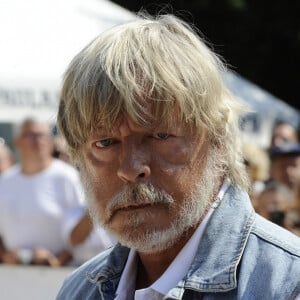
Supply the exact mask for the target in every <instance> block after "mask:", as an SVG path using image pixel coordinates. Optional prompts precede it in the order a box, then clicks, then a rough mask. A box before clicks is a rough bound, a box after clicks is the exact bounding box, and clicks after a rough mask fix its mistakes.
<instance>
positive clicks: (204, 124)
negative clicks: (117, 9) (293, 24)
mask: <svg viewBox="0 0 300 300" xmlns="http://www.w3.org/2000/svg"><path fill="white" fill-rule="evenodd" d="M224 71H225V67H224V64H223V63H222V61H221V60H220V59H219V57H218V56H217V55H216V54H214V53H213V51H211V50H210V49H209V47H208V46H206V44H205V42H204V40H203V39H202V38H200V37H199V36H198V35H197V34H196V33H195V31H194V30H193V29H192V27H191V26H190V25H188V24H187V23H186V22H184V21H182V20H181V19H179V18H177V17H175V16H173V15H161V16H157V17H150V16H147V17H146V16H142V17H141V16H139V18H136V19H135V20H133V21H130V22H128V23H126V24H123V25H118V26H116V27H113V28H111V29H110V30H108V31H106V32H104V33H102V34H101V35H100V36H98V37H97V38H96V39H95V40H93V41H92V42H91V43H90V44H89V45H88V46H87V47H85V48H84V49H83V50H82V51H81V52H80V53H79V54H78V55H77V56H75V58H74V59H73V60H72V62H71V63H70V65H69V67H68V69H67V71H66V73H65V76H64V81H63V87H62V92H61V101H60V105H59V112H58V120H57V123H58V127H59V129H60V131H61V132H62V134H63V135H64V136H65V138H66V140H67V143H68V145H69V149H70V154H71V157H73V158H76V157H78V154H79V147H80V146H81V145H82V144H83V143H84V142H85V141H86V140H87V138H88V136H89V135H90V134H91V133H92V132H93V131H94V130H95V129H96V128H97V127H99V126H101V127H103V126H104V127H106V128H108V129H111V128H112V127H113V125H114V124H115V122H116V120H117V119H118V117H119V116H120V115H128V116H129V117H130V118H132V120H133V121H134V122H136V123H137V124H139V125H141V126H145V127H152V126H153V124H157V123H158V122H161V121H162V120H164V121H165V122H166V123H168V124H171V122H172V121H173V120H174V110H176V112H178V115H177V114H176V118H179V120H180V121H181V122H185V123H186V124H187V125H190V126H191V128H193V129H195V130H203V129H206V130H207V131H208V135H209V139H210V142H211V144H212V145H214V146H215V147H219V148H220V149H222V152H223V155H222V157H223V158H222V168H223V169H224V171H225V172H226V176H228V177H229V178H230V179H231V180H232V182H233V183H235V184H237V185H239V186H241V187H244V188H247V187H248V180H247V175H246V173H245V170H244V166H243V163H242V162H243V160H242V155H241V145H240V140H239V137H238V136H239V132H238V119H239V114H240V112H241V108H242V107H241V105H240V103H239V102H238V101H237V100H236V99H234V97H233V95H232V94H231V93H230V92H229V90H228V89H227V88H226V86H225V84H224V82H223V80H222V72H224ZM145 104H151V105H150V107H151V111H150V112H149V110H146V109H145Z"/></svg>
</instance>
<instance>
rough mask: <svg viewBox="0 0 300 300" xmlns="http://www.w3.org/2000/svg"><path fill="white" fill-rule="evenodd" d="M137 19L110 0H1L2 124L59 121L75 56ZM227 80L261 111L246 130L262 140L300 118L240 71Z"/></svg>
mask: <svg viewBox="0 0 300 300" xmlns="http://www.w3.org/2000/svg"><path fill="white" fill-rule="evenodd" d="M133 18H134V15H133V14H132V13H130V12H129V11H128V10H126V9H124V8H121V7H120V6H118V5H116V4H114V3H112V2H110V1H107V0H26V1H24V0H0V20H1V26H0V41H1V48H0V53H1V55H0V124H1V123H12V124H15V123H18V122H20V121H21V120H23V119H24V118H25V117H28V116H33V117H37V118H41V119H43V120H45V121H49V122H51V123H54V122H55V118H56V112H57V105H58V98H59V97H58V95H59V89H60V83H61V78H62V75H63V73H64V71H65V69H66V67H67V65H68V63H69V62H70V61H71V59H72V58H73V57H74V55H75V54H76V53H78V52H79V51H80V50H81V49H82V48H83V47H84V46H85V45H86V44H87V43H88V42H90V41H91V40H92V39H93V38H95V37H96V36H97V35H98V34H99V33H100V32H101V31H104V30H106V29H107V28H109V27H112V26H114V25H116V24H120V23H123V22H125V21H127V20H130V19H133ZM183 67H184V66H183ZM224 79H225V81H226V83H227V85H228V87H229V88H230V90H231V91H232V92H233V93H234V94H235V95H236V96H238V97H239V98H240V99H241V100H242V101H244V102H246V103H248V104H249V106H250V107H251V108H252V109H253V110H254V111H255V112H256V113H255V114H252V115H248V116H247V119H246V121H245V122H244V123H245V124H244V125H245V126H244V132H246V133H247V136H248V137H250V138H252V139H255V140H256V142H258V143H259V144H261V145H266V144H267V143H268V139H269V135H270V128H271V126H272V125H273V123H274V120H275V119H277V118H278V117H279V116H281V117H283V118H284V119H287V120H294V121H295V123H296V122H299V114H298V112H297V111H296V110H295V109H293V108H291V107H290V106H288V105H286V104H285V103H284V102H283V101H281V100H279V99H277V98H275V97H274V96H272V95H271V94H269V93H268V92H266V91H264V90H263V89H261V88H259V87H258V86H256V85H254V84H253V83H251V82H249V81H247V80H245V79H243V78H242V77H240V76H239V75H238V74H234V73H232V72H228V73H227V74H225V77H224Z"/></svg>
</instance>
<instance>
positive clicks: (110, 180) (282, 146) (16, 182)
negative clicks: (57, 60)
mask: <svg viewBox="0 0 300 300" xmlns="http://www.w3.org/2000/svg"><path fill="white" fill-rule="evenodd" d="M224 69H225V66H224V65H223V63H222V61H221V60H220V59H219V57H218V56H217V55H216V54H215V53H214V52H213V51H211V49H210V48H209V47H207V45H206V44H205V41H204V40H203V39H202V38H200V37H199V36H198V35H197V34H196V32H195V31H194V30H193V28H192V27H191V26H189V25H188V24H187V23H186V22H184V21H183V20H181V19H179V18H177V17H175V16H173V15H161V16H157V17H151V16H146V15H143V16H140V17H139V18H137V19H135V20H133V21H131V22H128V23H125V24H123V25H118V26H116V27H114V28H112V29H110V30H108V31H106V32H104V33H102V34H100V35H99V36H98V37H97V38H96V39H95V40H94V41H92V42H91V43H90V44H89V45H87V46H86V47H85V48H84V49H83V50H82V51H80V52H79V53H78V54H77V55H76V56H75V57H74V59H73V60H72V61H71V63H70V65H69V66H68V68H67V70H66V72H65V75H64V78H63V84H62V91H61V97H60V103H59V110H58V118H57V126H58V128H59V131H60V133H61V134H62V137H63V140H61V139H57V140H56V141H55V142H56V144H57V146H56V149H54V148H53V145H54V141H53V139H52V137H51V134H50V128H49V125H47V124H45V123H40V122H37V121H35V120H32V119H28V120H25V121H24V122H23V123H22V124H21V126H20V128H19V129H18V130H17V131H16V138H15V145H16V149H17V150H18V152H19V155H20V162H19V163H17V164H14V165H13V166H12V167H9V168H8V170H6V171H4V172H3V173H2V174H1V179H0V236H1V240H2V244H1V247H0V258H1V261H2V262H3V263H14V264H16V263H32V264H42V265H49V266H60V265H66V264H71V263H77V264H81V263H82V262H83V261H84V260H86V259H87V257H88V256H93V258H92V259H89V260H88V262H86V263H84V264H82V265H81V266H80V267H79V268H78V269H77V270H76V271H74V272H73V273H72V274H70V276H69V277H68V278H67V279H66V280H65V282H64V283H63V285H62V288H61V289H60V291H59V293H58V296H57V299H58V300H65V299H72V300H75V299H78V300H79V299H117V300H125V299H159V300H162V299H249V300H251V299H276V300H281V299H282V300H283V299H297V300H298V299H300V282H299V278H300V277H299V275H300V241H299V238H298V237H297V236H296V235H295V234H293V233H292V232H291V231H293V232H294V233H296V234H299V219H300V218H299V215H300V213H299V210H300V209H299V207H300V200H299V199H300V197H299V194H300V192H299V186H300V175H299V174H300V145H299V143H298V135H297V132H296V131H295V130H294V129H293V130H294V131H293V130H292V131H291V128H289V129H287V127H288V126H290V125H289V124H284V123H278V124H276V126H275V127H274V130H273V132H272V139H271V142H270V147H268V149H261V148H260V147H258V146H257V145H253V144H252V145H250V144H246V143H245V144H244V145H243V144H242V139H241V137H240V132H239V128H238V124H239V117H240V114H241V112H242V111H243V107H242V104H241V103H240V102H239V101H237V99H236V98H235V97H234V96H233V95H232V94H231V93H230V91H229V90H228V89H227V87H226V85H225V83H224V82H223V80H222V72H223V71H224ZM291 132H292V133H291ZM64 145H65V146H66V145H67V147H68V154H69V157H68V156H65V155H62V148H63V147H64ZM53 150H55V151H53ZM4 153H6V154H5V155H6V157H7V160H8V161H10V163H12V162H13V160H11V156H10V151H7V150H6V151H4ZM54 156H55V157H56V158H54ZM57 158H63V159H61V160H58V159H57ZM68 161H72V163H73V165H74V167H72V166H71V165H70V164H69V163H68ZM4 165H5V164H4ZM83 190H84V192H83ZM248 192H249V193H248ZM249 195H250V197H249ZM86 206H87V207H88V208H89V213H87V210H86ZM90 216H91V217H92V219H93V222H91V219H90ZM266 219H269V220H270V221H271V222H269V221H268V220H266ZM274 223H277V225H276V224H274ZM278 225H279V226H278ZM102 226H103V227H102ZM283 227H285V228H286V229H288V230H286V229H285V228H283ZM112 245H113V246H112ZM110 246H112V247H110ZM107 248H109V249H107ZM104 249H107V250H105V251H102V250H104ZM95 253H100V254H99V255H96V256H94V255H95ZM85 254H86V255H85Z"/></svg>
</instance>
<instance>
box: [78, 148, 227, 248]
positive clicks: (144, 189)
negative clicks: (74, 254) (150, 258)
mask: <svg viewBox="0 0 300 300" xmlns="http://www.w3.org/2000/svg"><path fill="white" fill-rule="evenodd" d="M218 158H219V156H218V153H217V151H214V150H211V151H210V153H209V154H208V158H207V161H206V165H205V167H204V169H203V173H202V176H201V180H200V182H199V183H198V184H197V186H196V190H195V191H194V192H193V193H192V194H191V195H189V196H187V198H186V199H185V200H184V202H183V205H182V206H181V208H180V209H179V211H178V209H177V212H176V211H175V214H176V215H175V216H174V221H173V222H172V223H171V224H170V225H169V226H168V227H167V228H164V229H161V230H158V229H153V230H147V231H146V232H139V234H137V233H136V231H134V230H133V231H132V230H127V231H123V232H122V233H120V232H117V231H114V230H113V229H112V228H110V224H109V219H110V217H111V216H112V212H113V211H114V210H115V209H117V208H118V207H122V205H124V204H126V202H128V199H130V201H134V203H139V202H140V203H145V202H147V203H152V204H153V203H162V204H163V205H165V206H167V207H168V209H169V210H170V211H171V210H172V208H173V207H174V199H173V198H172V196H171V195H169V194H167V193H166V192H165V191H159V190H157V189H155V188H154V187H153V186H152V185H148V184H139V185H138V186H137V187H136V188H133V187H130V186H126V187H125V188H124V190H123V191H121V192H120V193H118V194H116V195H115V196H114V197H113V198H112V199H111V201H110V202H109V204H108V207H107V209H106V215H107V218H106V220H102V219H101V217H100V214H99V211H98V210H99V208H98V205H97V199H95V197H94V195H93V192H92V188H91V187H92V185H91V183H90V181H89V180H90V179H89V176H88V174H87V172H85V171H84V168H82V171H83V172H82V174H81V175H82V181H83V185H84V187H85V191H86V198H87V202H88V208H89V211H90V214H91V217H92V219H93V222H94V224H99V223H100V225H102V226H104V227H105V228H106V229H107V230H108V231H109V232H111V233H112V234H113V235H114V236H115V237H116V238H117V240H118V241H119V242H120V243H121V244H122V245H124V246H127V247H129V248H134V249H136V250H137V251H139V252H143V253H156V252H162V251H164V250H166V249H168V248H170V247H172V246H173V245H174V244H175V243H176V242H177V241H178V240H180V238H181V237H182V236H183V235H184V233H185V232H186V231H187V230H188V229H190V228H191V227H193V226H195V225H196V224H197V223H199V221H200V220H201V218H202V217H203V216H204V214H205V212H206V210H207V208H208V206H209V204H210V203H211V201H212V200H213V199H212V197H213V195H214V193H215V192H216V189H217V188H218V180H217V178H218V177H219V176H220V173H221V172H220V170H219V169H218V168H217V164H218V161H219V160H218ZM132 199H134V200H132ZM173 211H174V209H173ZM146 213H147V212H146ZM144 217H145V215H144V214H132V215H130V216H129V218H128V223H129V224H130V226H131V227H132V228H139V227H140V224H143V222H144Z"/></svg>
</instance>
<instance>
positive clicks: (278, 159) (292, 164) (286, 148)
mask: <svg viewBox="0 0 300 300" xmlns="http://www.w3.org/2000/svg"><path fill="white" fill-rule="evenodd" d="M270 159H271V166H270V180H272V181H276V182H280V183H282V184H285V185H286V186H288V187H289V188H290V189H291V190H293V189H294V187H295V184H296V182H297V180H298V179H297V177H300V144H299V143H283V144H281V145H280V146H277V147H273V148H271V149H270Z"/></svg>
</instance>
